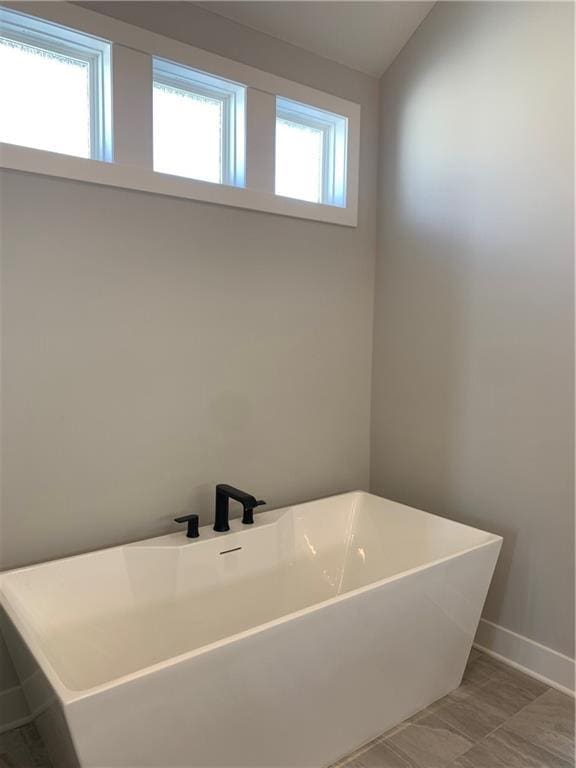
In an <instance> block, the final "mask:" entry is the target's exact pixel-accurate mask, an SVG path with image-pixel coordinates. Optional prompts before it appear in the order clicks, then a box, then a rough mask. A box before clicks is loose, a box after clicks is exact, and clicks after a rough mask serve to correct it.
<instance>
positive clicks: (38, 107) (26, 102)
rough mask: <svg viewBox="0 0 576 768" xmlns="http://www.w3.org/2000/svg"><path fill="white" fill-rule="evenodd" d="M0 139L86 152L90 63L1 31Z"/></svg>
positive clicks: (48, 148)
mask: <svg viewBox="0 0 576 768" xmlns="http://www.w3.org/2000/svg"><path fill="white" fill-rule="evenodd" d="M0 113H1V115H0V141H6V142H9V143H10V144H21V145H23V146H26V147H35V148H37V149H46V150H50V151H52V152H63V153H64V154H66V155H78V156H79V157H90V65H89V64H88V62H86V61H80V60H78V59H74V58H72V57H70V56H65V55H63V54H60V53H53V52H52V51H47V50H43V49H42V48H37V47H36V46H32V45H25V44H24V43H19V42H17V41H15V40H8V39H6V38H3V37H0Z"/></svg>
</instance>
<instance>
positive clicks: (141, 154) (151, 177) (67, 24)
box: [0, 0, 361, 227]
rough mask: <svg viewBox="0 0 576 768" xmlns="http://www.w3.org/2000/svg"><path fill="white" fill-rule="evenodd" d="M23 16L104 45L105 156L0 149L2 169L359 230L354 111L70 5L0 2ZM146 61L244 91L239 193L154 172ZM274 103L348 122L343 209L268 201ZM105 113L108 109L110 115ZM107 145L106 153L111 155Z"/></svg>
mask: <svg viewBox="0 0 576 768" xmlns="http://www.w3.org/2000/svg"><path fill="white" fill-rule="evenodd" d="M4 9H6V10H8V11H11V10H12V9H13V10H14V11H16V12H19V13H24V14H25V15H26V16H27V17H33V18H37V19H39V20H41V21H47V22H50V23H52V24H56V25H59V26H60V27H63V28H64V29H65V30H66V31H68V30H73V31H75V32H78V33H79V34H81V35H82V34H85V35H88V36H90V37H91V38H94V37H95V38H99V39H101V40H103V41H111V43H112V50H111V70H110V79H111V82H112V84H113V90H112V89H111V90H110V92H109V93H110V105H111V106H110V109H111V110H112V109H113V118H114V122H113V131H112V130H111V129H110V132H109V134H108V135H109V136H110V149H109V151H108V152H107V153H106V156H104V157H102V158H101V160H93V159H86V158H83V157H78V156H74V155H64V154H59V153H56V152H51V151H48V150H41V149H34V148H30V147H26V146H22V145H16V144H8V143H3V142H0V169H1V168H4V169H9V170H16V171H21V172H24V173H32V174H36V175H38V174H40V175H44V176H50V177H55V178H60V179H72V180H76V181H81V182H85V183H89V184H99V185H105V186H110V187H117V188H120V189H128V190H136V191H141V192H146V193H151V194H155V195H165V196H170V197H175V198H180V199H187V200H196V201H202V202H205V203H209V204H215V205H224V206H230V207H234V208H240V209H248V210H252V211H259V212H262V213H268V214H274V215H280V216H289V217H293V218H298V219H307V220H309V221H319V222H324V223H327V224H336V225H340V226H345V227H356V226H357V225H358V191H359V161H360V123H361V106H360V105H359V104H358V103H356V102H354V101H350V100H348V99H344V98H341V97H339V96H334V95H333V94H329V93H326V92H325V91H321V90H318V89H316V88H312V87H310V86H307V85H303V84H302V83H298V82H295V81H292V80H287V79H286V78H283V77H279V76H278V75H274V74H272V73H270V72H266V71H264V70H261V69H257V68H255V67H253V66H250V65H248V64H243V63H241V62H239V61H235V60H232V59H229V58H226V57H224V56H220V55H218V54H215V53H212V52H211V51H207V50H204V49H202V48H197V47H194V46H192V45H190V44H188V43H184V42H181V41H179V40H176V39H174V38H170V37H166V36H165V35H161V34H159V33H156V32H152V31H150V30H147V29H143V28H141V27H137V26H134V25H132V24H128V23H126V22H122V21H119V20H118V19H115V18H111V17H109V16H105V15H103V14H101V13H98V12H96V11H92V10H88V9H86V8H82V7H79V6H77V5H74V4H69V3H49V2H33V1H32V0H30V2H28V3H27V4H26V9H25V12H23V11H22V10H21V9H22V5H21V3H20V2H17V1H16V0H0V14H1V13H2V10H4ZM154 57H157V58H160V59H165V60H168V61H174V62H178V64H179V65H182V66H184V67H189V68H191V69H194V70H200V71H202V72H207V73H208V72H209V73H210V74H211V75H213V76H215V77H219V78H223V79H225V80H229V81H232V82H236V83H242V84H243V85H244V86H245V87H246V105H245V122H246V135H245V158H244V163H245V186H230V185H226V184H213V183H210V182H205V181H200V180H196V179H191V178H187V177H182V176H173V175H169V174H164V173H159V172H156V171H154V170H153V148H152V137H153V108H152V98H153V87H152V60H153V58H154ZM278 96H281V97H284V98H287V99H290V100H293V101H296V102H301V103H302V104H308V105H310V106H313V107H317V108H318V109H320V110H325V111H327V112H333V113H335V114H337V115H343V116H346V117H347V118H348V137H347V141H348V161H347V162H348V165H347V175H346V205H345V207H339V206H336V205H325V204H322V203H310V202H308V201H304V200H298V199H296V198H288V197H281V196H279V195H276V194H275V178H274V177H275V120H276V98H277V97H278ZM108 115H110V111H109V112H108ZM112 147H113V151H112Z"/></svg>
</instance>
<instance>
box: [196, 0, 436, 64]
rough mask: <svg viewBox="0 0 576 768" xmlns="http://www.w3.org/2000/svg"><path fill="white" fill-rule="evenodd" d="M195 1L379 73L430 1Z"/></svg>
mask: <svg viewBox="0 0 576 768" xmlns="http://www.w3.org/2000/svg"><path fill="white" fill-rule="evenodd" d="M197 5H200V6H202V8H204V9H205V10H208V11H211V12H212V13H217V14H219V15H220V16H226V17H227V18H229V19H233V20H234V21H237V22H239V23H240V24H243V25H244V26H247V27H252V28H253V29H257V30H259V31H260V32H265V33H267V34H268V35H272V36H273V37H276V38H278V39H280V40H284V41H285V42H287V43H292V44H293V45H297V46H299V47H300V48H304V49H306V50H307V51H311V52H312V53H316V54H318V55H319V56H323V57H324V58H326V59H331V60H332V61H337V62H338V63H340V64H345V65H346V66H347V67H351V68H352V69H357V70H359V71H360V72H365V73H366V74H368V75H373V76H375V77H379V76H380V75H381V74H382V73H383V72H384V71H385V70H386V69H387V68H388V67H389V66H390V64H391V63H392V61H393V60H394V58H395V57H396V56H397V54H398V53H399V51H400V50H401V48H402V47H403V46H404V45H405V44H406V42H407V41H408V39H409V38H410V36H411V35H412V33H413V32H414V30H415V29H416V27H417V26H418V25H419V24H420V22H421V21H422V20H423V19H424V17H425V16H426V15H427V14H428V13H429V11H430V10H431V8H432V6H433V5H434V2H406V1H405V2H386V1H382V0H381V1H380V2H362V1H360V2H329V1H326V0H325V1H324V2H316V1H315V0H314V1H308V0H306V1H303V0H301V1H300V2H284V0H279V1H278V2H276V0H259V1H258V2H244V0H235V2H219V1H218V0H209V1H208V2H200V3H197Z"/></svg>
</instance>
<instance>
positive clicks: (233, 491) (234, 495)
mask: <svg viewBox="0 0 576 768" xmlns="http://www.w3.org/2000/svg"><path fill="white" fill-rule="evenodd" d="M230 499H234V501H239V502H240V504H242V508H243V514H242V522H243V523H244V525H251V524H252V523H253V522H254V508H255V507H259V506H260V505H261V504H266V502H265V501H262V500H261V499H260V500H259V499H256V497H255V496H252V494H251V493H246V491H241V490H240V489H239V488H234V487H233V486H232V485H226V484H225V483H219V484H218V485H217V486H216V516H215V520H214V530H215V531H219V532H223V531H229V530H230V525H229V522H228V516H229V510H228V503H229V500H230Z"/></svg>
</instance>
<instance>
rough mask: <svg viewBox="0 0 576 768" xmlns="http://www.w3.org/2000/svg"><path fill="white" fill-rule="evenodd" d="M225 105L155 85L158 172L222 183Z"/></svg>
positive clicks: (189, 93)
mask: <svg viewBox="0 0 576 768" xmlns="http://www.w3.org/2000/svg"><path fill="white" fill-rule="evenodd" d="M223 122H224V104H223V102H222V100H221V99H212V98H210V97H209V96H202V95H201V94H199V93H192V92H191V91H185V90H181V89H180V88H174V87H172V86H170V85H164V84H162V83H154V170H155V171H161V172H162V173H172V174H175V175H176V176H187V177H189V178H191V179H200V180H201V181H212V182H216V183H221V182H222V181H223V178H222V175H223V172H222V130H223Z"/></svg>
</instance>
